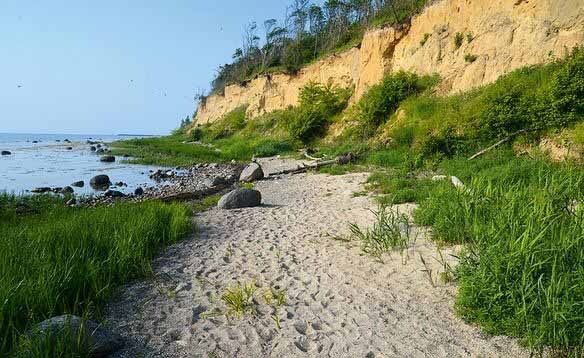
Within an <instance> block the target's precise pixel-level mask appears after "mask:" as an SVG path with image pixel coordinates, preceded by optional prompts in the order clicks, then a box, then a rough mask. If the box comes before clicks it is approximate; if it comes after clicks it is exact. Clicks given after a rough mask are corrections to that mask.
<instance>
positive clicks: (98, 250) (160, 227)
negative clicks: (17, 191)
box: [0, 195, 192, 355]
mask: <svg viewBox="0 0 584 358" xmlns="http://www.w3.org/2000/svg"><path fill="white" fill-rule="evenodd" d="M60 200H62V199H57V198H54V197H49V196H39V197H36V196H35V197H26V198H23V197H14V196H9V195H4V196H2V197H0V203H1V205H0V207H1V208H2V209H0V210H1V216H0V237H2V240H0V302H2V304H1V305H0V342H1V344H0V355H4V354H9V353H8V352H10V351H11V350H13V349H14V347H15V344H16V342H17V341H18V340H19V335H20V334H21V333H22V332H25V331H26V330H27V329H29V328H31V327H32V326H33V325H34V324H35V323H37V322H40V321H42V320H44V319H47V318H50V317H52V316H56V315H60V314H63V313H72V314H77V315H80V316H87V315H88V314H91V315H95V316H97V317H99V314H100V309H101V307H102V306H103V304H104V303H105V302H106V300H107V299H108V298H109V297H110V296H111V294H112V292H113V291H114V290H115V288H116V287H117V286H118V285H119V284H121V283H124V282H127V281H128V280H131V279H134V278H137V277H142V276H145V275H149V274H150V273H151V266H150V260H151V258H152V257H153V255H154V254H155V253H156V251H157V249H158V248H159V247H161V246H163V245H166V244H169V243H172V242H175V241H176V240H178V239H180V238H182V237H184V236H185V235H186V234H187V233H188V232H189V231H190V230H191V228H192V225H191V222H190V215H191V212H190V210H189V209H188V208H187V207H186V206H184V205H179V204H173V205H165V204H162V203H158V202H147V203H141V204H118V205H115V206H113V207H100V208H94V209H90V208H69V207H65V206H63V205H62V204H61V205H59V201H60ZM18 202H25V203H28V205H30V206H31V207H33V208H36V210H35V211H33V212H28V213H26V214H24V215H23V214H20V213H18V214H17V209H16V208H17V207H19V205H18V204H14V203H18ZM39 202H40V203H41V204H40V205H39V206H38V207H37V206H35V205H36V204H37V203H39ZM20 353H22V352H20ZM45 353H46V352H45ZM23 354H25V353H23ZM25 355H26V354H25Z"/></svg>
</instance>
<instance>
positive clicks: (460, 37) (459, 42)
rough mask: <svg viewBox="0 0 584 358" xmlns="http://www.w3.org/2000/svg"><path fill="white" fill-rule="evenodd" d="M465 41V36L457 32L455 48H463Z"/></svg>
mask: <svg viewBox="0 0 584 358" xmlns="http://www.w3.org/2000/svg"><path fill="white" fill-rule="evenodd" d="M463 41H464V35H463V34H462V33H460V32H457V33H456V35H454V48H455V49H456V50H458V49H459V48H460V46H462V42H463Z"/></svg>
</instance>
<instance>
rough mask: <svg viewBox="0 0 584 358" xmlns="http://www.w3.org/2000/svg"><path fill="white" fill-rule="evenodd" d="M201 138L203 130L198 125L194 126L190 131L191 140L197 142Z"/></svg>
mask: <svg viewBox="0 0 584 358" xmlns="http://www.w3.org/2000/svg"><path fill="white" fill-rule="evenodd" d="M201 139H203V130H202V129H201V128H200V127H195V128H193V130H192V131H191V140H192V141H194V142H198V141H200V140H201Z"/></svg>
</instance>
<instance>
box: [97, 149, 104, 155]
mask: <svg viewBox="0 0 584 358" xmlns="http://www.w3.org/2000/svg"><path fill="white" fill-rule="evenodd" d="M95 152H96V153H98V154H101V153H105V150H103V148H99V149H98V150H96V151H95Z"/></svg>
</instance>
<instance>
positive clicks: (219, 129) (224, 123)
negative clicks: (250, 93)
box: [207, 106, 247, 140]
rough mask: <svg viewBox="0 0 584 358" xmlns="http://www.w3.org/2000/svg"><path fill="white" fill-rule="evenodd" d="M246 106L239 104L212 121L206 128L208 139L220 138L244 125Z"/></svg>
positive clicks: (227, 135) (229, 134)
mask: <svg viewBox="0 0 584 358" xmlns="http://www.w3.org/2000/svg"><path fill="white" fill-rule="evenodd" d="M246 111H247V106H239V107H237V108H235V109H234V110H232V111H230V112H228V113H226V114H225V115H224V116H223V118H221V119H220V120H218V121H216V122H214V123H213V124H212V125H211V126H210V127H209V129H208V132H207V136H208V137H209V139H211V140H214V139H221V138H225V137H229V136H231V135H233V134H234V133H235V132H237V131H239V130H241V129H243V128H244V127H245V113H246Z"/></svg>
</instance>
